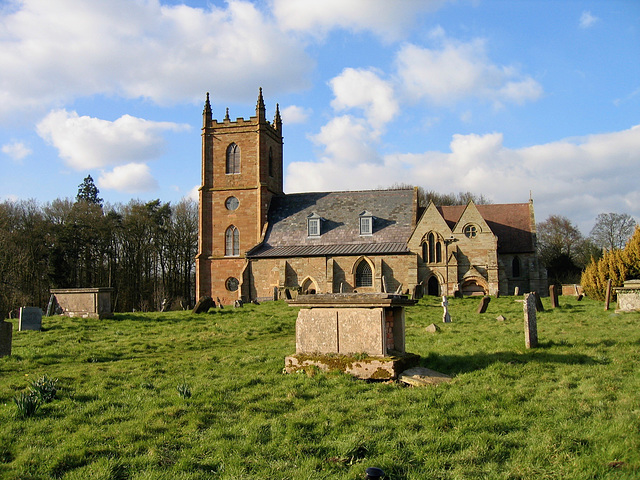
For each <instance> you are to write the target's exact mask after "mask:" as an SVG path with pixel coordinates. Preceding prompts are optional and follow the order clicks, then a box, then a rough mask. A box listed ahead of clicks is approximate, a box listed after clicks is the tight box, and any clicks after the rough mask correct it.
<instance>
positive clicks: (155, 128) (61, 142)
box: [37, 110, 189, 170]
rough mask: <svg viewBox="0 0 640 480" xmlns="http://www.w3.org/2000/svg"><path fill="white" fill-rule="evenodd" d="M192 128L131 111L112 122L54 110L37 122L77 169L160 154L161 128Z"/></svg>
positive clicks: (43, 134) (49, 140)
mask: <svg viewBox="0 0 640 480" xmlns="http://www.w3.org/2000/svg"><path fill="white" fill-rule="evenodd" d="M188 128H189V127H188V125H179V124H176V123H172V122H153V121H149V120H145V119H142V118H137V117H132V116H130V115H123V116H122V117H120V118H118V119H117V120H115V121H113V122H111V121H108V120H102V119H100V118H93V117H88V116H82V117H81V116H79V115H78V114H77V113H76V112H68V111H66V110H54V111H52V112H50V113H49V114H48V115H47V116H46V117H45V118H44V119H43V120H42V121H41V122H40V123H38V125H37V130H38V134H39V135H40V136H41V137H42V138H43V139H45V140H46V141H47V142H49V143H51V144H52V145H53V146H54V147H55V148H57V149H58V152H59V155H60V157H61V158H62V159H64V161H65V163H66V164H67V165H68V166H70V167H71V168H73V169H75V170H88V169H92V168H101V167H105V166H110V165H119V164H123V163H128V162H140V161H142V160H150V159H153V158H157V157H159V156H160V155H161V154H162V152H163V148H164V145H165V142H164V140H163V138H162V136H161V135H160V133H161V132H163V131H166V130H172V131H179V130H185V129H188Z"/></svg>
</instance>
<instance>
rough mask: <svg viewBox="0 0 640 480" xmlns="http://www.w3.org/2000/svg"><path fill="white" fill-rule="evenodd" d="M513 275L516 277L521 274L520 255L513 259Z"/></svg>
mask: <svg viewBox="0 0 640 480" xmlns="http://www.w3.org/2000/svg"><path fill="white" fill-rule="evenodd" d="M511 275H513V276H514V277H515V278H517V277H519V276H520V259H519V258H518V257H513V260H512V261H511Z"/></svg>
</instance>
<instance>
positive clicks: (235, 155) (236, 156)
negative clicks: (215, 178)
mask: <svg viewBox="0 0 640 480" xmlns="http://www.w3.org/2000/svg"><path fill="white" fill-rule="evenodd" d="M233 173H240V147H239V146H238V145H236V144H235V143H232V144H231V145H229V146H228V147H227V174H233Z"/></svg>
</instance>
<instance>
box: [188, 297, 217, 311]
mask: <svg viewBox="0 0 640 480" xmlns="http://www.w3.org/2000/svg"><path fill="white" fill-rule="evenodd" d="M215 307H216V302H214V301H213V298H211V297H209V296H207V295H204V296H202V297H200V298H199V299H198V302H197V303H196V306H195V307H193V310H192V311H191V313H195V314H200V313H207V312H208V311H209V309H210V308H215Z"/></svg>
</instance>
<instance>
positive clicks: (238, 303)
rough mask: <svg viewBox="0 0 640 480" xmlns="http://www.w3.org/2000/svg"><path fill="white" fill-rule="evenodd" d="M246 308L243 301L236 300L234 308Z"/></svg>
mask: <svg viewBox="0 0 640 480" xmlns="http://www.w3.org/2000/svg"><path fill="white" fill-rule="evenodd" d="M242 307H244V302H243V301H242V300H236V301H235V302H233V308H242Z"/></svg>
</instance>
